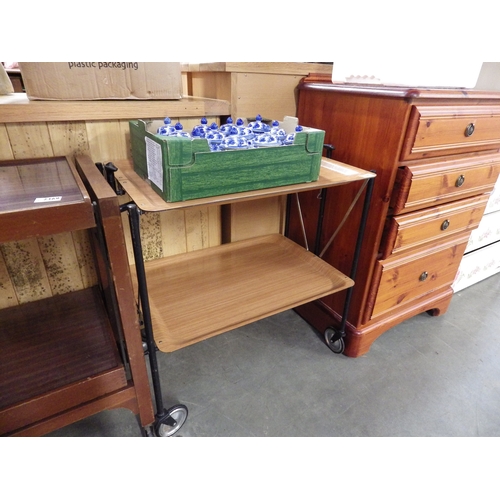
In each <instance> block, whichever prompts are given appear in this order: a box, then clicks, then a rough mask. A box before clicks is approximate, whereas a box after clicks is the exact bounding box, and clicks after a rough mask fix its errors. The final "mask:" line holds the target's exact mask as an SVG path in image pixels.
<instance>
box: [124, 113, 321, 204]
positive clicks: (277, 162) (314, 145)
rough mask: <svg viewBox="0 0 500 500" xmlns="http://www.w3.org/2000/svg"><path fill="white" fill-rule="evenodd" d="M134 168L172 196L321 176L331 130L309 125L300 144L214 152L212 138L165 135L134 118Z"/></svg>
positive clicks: (298, 139)
mask: <svg viewBox="0 0 500 500" xmlns="http://www.w3.org/2000/svg"><path fill="white" fill-rule="evenodd" d="M129 126H130V142H131V146H132V157H133V163H134V170H135V171H136V172H137V173H138V174H139V175H140V176H141V177H142V178H144V179H148V180H149V181H150V184H151V187H152V188H153V189H154V190H155V191H156V192H157V193H158V194H159V195H160V196H161V197H162V198H163V199H164V200H166V201H170V202H172V201H184V200H192V199H196V198H206V197H209V196H217V195H221V194H230V193H238V192H243V191H253V190H256V189H265V188H270V187H276V186H284V185H287V184H299V183H302V182H313V181H316V180H318V177H319V170H320V164H321V157H322V152H323V141H324V138H325V132H324V131H323V130H318V129H312V128H306V127H304V130H303V131H302V132H297V133H296V134H295V140H294V144H293V145H290V146H276V147H267V148H255V149H242V150H233V151H218V152H211V151H210V146H209V144H208V141H207V140H206V139H190V138H185V137H168V136H160V135H156V134H155V133H151V132H149V131H148V126H147V124H146V122H144V121H143V120H132V121H130V122H129Z"/></svg>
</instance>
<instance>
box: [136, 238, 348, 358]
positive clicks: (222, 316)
mask: <svg viewBox="0 0 500 500" xmlns="http://www.w3.org/2000/svg"><path fill="white" fill-rule="evenodd" d="M133 275H134V276H135V273H133ZM146 275H147V281H148V292H149V300H150V305H151V313H152V321H153V331H154V337H155V340H156V343H157V345H158V348H159V349H160V350H161V351H164V352H170V351H173V350H176V349H179V348H181V347H185V346H187V345H190V344H192V343H194V342H198V341H200V340H203V339H205V338H208V337H210V336H212V335H216V334H219V333H223V332H225V331H228V330H232V329H234V328H237V327H239V326H243V325H245V324H248V323H251V322H253V321H257V320H259V319H262V318H265V317H267V316H270V315H272V314H276V313H278V312H281V311H284V310H287V309H291V308H293V307H296V306H298V305H300V304H303V303H305V302H309V301H311V300H314V299H317V298H320V297H323V296H325V295H328V294H330V293H334V292H337V291H340V290H344V289H346V288H349V287H351V286H352V285H353V284H354V283H353V281H352V280H351V279H350V278H348V277H347V276H345V275H343V274H342V273H340V272H338V271H337V270H336V269H334V268H333V267H331V266H330V265H328V264H327V263H326V262H324V261H323V260H321V259H320V258H319V257H317V256H315V255H314V254H312V253H310V252H307V251H305V250H304V249H303V248H302V247H300V246H299V245H297V244H296V243H293V242H292V241H290V240H288V239H287V238H285V237H284V236H281V235H279V234H276V235H269V236H263V237H258V238H252V239H248V240H243V241H239V242H234V243H228V244H226V245H221V246H219V247H214V248H210V249H206V250H198V251H195V252H190V253H187V254H184V255H178V256H173V257H167V258H164V259H157V260H154V261H149V262H146ZM135 286H137V283H135Z"/></svg>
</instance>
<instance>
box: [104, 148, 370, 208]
mask: <svg viewBox="0 0 500 500" xmlns="http://www.w3.org/2000/svg"><path fill="white" fill-rule="evenodd" d="M114 165H115V166H116V167H117V169H118V171H117V172H116V173H115V178H116V180H117V181H118V182H119V183H120V184H121V185H122V187H123V189H124V190H125V191H126V192H127V194H128V195H129V196H130V197H131V198H132V200H133V201H134V202H135V203H136V205H137V206H138V207H139V208H140V209H141V210H142V211H144V212H161V211H165V210H177V209H180V208H190V207H194V206H200V205H225V204H228V203H237V202H241V201H249V200H256V199H261V198H270V197H273V196H280V195H285V194H291V193H298V192H301V191H313V190H315V189H322V188H328V187H333V186H338V185H341V184H348V183H351V182H355V181H362V180H367V179H370V178H372V177H375V174H374V173H373V172H369V171H366V170H362V169H360V168H356V167H353V166H351V165H347V164H345V163H341V162H338V161H334V160H330V159H328V158H322V159H321V168H320V174H319V178H318V180H317V181H315V182H304V183H301V184H290V185H287V186H278V187H274V188H268V189H258V190H255V191H245V192H242V193H231V194H224V195H219V196H211V197H208V198H197V199H195V200H187V201H178V202H167V201H164V200H163V199H162V198H161V196H159V195H158V194H157V193H156V192H155V191H154V190H153V188H152V187H151V186H150V184H149V182H148V181H147V180H145V179H142V178H141V177H140V176H139V175H138V174H137V173H136V172H135V171H134V167H133V164H132V161H131V160H120V161H116V162H115V163H114Z"/></svg>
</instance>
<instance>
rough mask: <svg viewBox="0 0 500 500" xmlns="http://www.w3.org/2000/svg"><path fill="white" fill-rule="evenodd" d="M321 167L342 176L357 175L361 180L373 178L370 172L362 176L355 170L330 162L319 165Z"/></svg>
mask: <svg viewBox="0 0 500 500" xmlns="http://www.w3.org/2000/svg"><path fill="white" fill-rule="evenodd" d="M321 166H322V167H324V168H327V169H328V170H332V171H333V172H338V173H339V174H342V175H358V176H359V177H361V178H362V179H365V178H369V177H373V174H372V173H371V172H366V174H362V173H360V172H357V171H356V170H351V169H350V168H347V167H344V166H342V165H339V164H338V163H334V162H332V161H324V162H322V163H321Z"/></svg>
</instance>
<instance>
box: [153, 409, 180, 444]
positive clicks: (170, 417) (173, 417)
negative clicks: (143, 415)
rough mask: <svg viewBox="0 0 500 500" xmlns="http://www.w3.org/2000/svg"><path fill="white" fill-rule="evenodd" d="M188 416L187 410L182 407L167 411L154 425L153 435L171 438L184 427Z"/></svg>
mask: <svg viewBox="0 0 500 500" xmlns="http://www.w3.org/2000/svg"><path fill="white" fill-rule="evenodd" d="M187 416H188V409H187V407H186V406H184V405H175V406H172V408H169V409H168V410H167V414H166V415H163V417H161V418H160V419H159V420H158V422H156V423H155V433H156V435H157V436H158V437H170V436H173V435H174V434H175V433H176V432H178V431H179V429H180V428H181V427H182V426H183V425H184V422H185V421H186V419H187Z"/></svg>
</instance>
